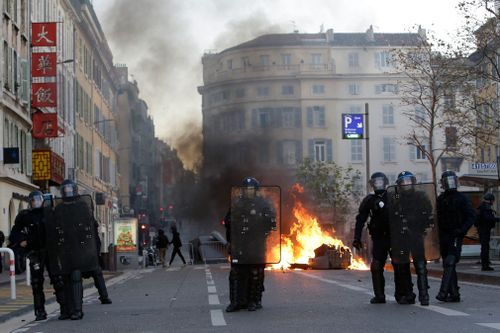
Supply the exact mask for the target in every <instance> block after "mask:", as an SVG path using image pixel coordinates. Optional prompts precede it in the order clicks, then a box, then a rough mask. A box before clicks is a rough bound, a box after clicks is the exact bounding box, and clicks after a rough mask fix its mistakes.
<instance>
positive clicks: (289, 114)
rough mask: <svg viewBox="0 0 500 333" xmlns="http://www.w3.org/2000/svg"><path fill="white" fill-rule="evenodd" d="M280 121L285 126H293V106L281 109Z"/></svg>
mask: <svg viewBox="0 0 500 333" xmlns="http://www.w3.org/2000/svg"><path fill="white" fill-rule="evenodd" d="M281 123H282V125H283V127H285V128H294V127H295V112H294V109H293V108H284V109H283V110H282V111H281Z"/></svg>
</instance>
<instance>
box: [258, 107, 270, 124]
mask: <svg viewBox="0 0 500 333" xmlns="http://www.w3.org/2000/svg"><path fill="white" fill-rule="evenodd" d="M259 127H260V128H269V127H271V109H259Z"/></svg>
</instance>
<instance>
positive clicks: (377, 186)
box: [370, 172, 389, 194]
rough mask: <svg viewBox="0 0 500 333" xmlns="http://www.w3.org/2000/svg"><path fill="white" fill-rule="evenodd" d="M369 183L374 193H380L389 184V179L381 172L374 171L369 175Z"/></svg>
mask: <svg viewBox="0 0 500 333" xmlns="http://www.w3.org/2000/svg"><path fill="white" fill-rule="evenodd" d="M370 185H371V187H372V188H373V191H374V192H375V193H376V194H382V193H384V192H385V188H386V187H387V185H389V179H387V176H386V175H385V174H384V173H383V172H375V173H373V174H372V176H371V177H370Z"/></svg>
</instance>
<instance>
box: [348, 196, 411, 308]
mask: <svg viewBox="0 0 500 333" xmlns="http://www.w3.org/2000/svg"><path fill="white" fill-rule="evenodd" d="M368 217H370V222H369V224H368V231H369V233H370V236H371V238H372V245H373V247H372V256H373V259H372V262H371V265H370V271H371V273H372V283H373V292H374V294H375V297H374V298H372V299H371V300H370V302H371V303H385V293H384V288H385V279H384V266H385V262H386V260H387V256H388V255H389V256H391V240H390V229H389V216H388V209H387V192H385V191H384V192H383V193H381V194H368V195H367V196H366V197H365V198H364V199H363V201H362V202H361V204H360V206H359V211H358V215H356V227H355V231H354V240H355V242H361V234H362V230H363V227H364V226H365V223H366V221H367V220H368ZM392 265H393V268H394V280H395V284H396V290H395V295H394V296H395V298H396V301H397V302H398V303H401V304H407V303H412V302H414V300H415V294H413V293H412V292H411V289H410V288H409V287H411V276H410V268H409V264H394V263H393V264H392Z"/></svg>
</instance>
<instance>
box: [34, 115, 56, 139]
mask: <svg viewBox="0 0 500 333" xmlns="http://www.w3.org/2000/svg"><path fill="white" fill-rule="evenodd" d="M57 131H58V127H57V113H43V112H37V113H34V114H33V137H34V138H35V139H45V138H55V137H57V136H58V135H57Z"/></svg>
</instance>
